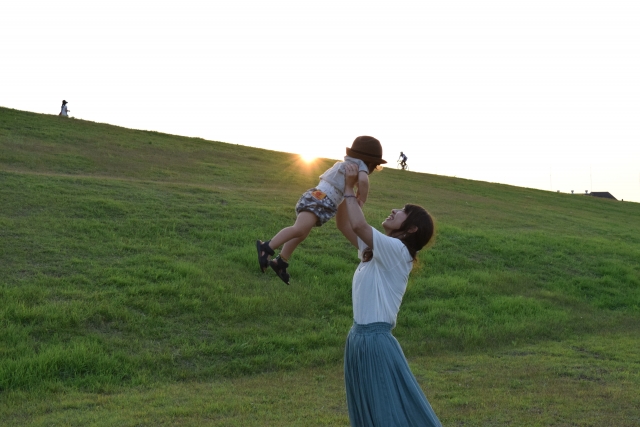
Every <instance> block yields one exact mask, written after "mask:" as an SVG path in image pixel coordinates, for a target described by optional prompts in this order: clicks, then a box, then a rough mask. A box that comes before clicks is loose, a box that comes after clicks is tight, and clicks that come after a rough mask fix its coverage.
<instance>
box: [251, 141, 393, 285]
mask: <svg viewBox="0 0 640 427" xmlns="http://www.w3.org/2000/svg"><path fill="white" fill-rule="evenodd" d="M346 162H350V163H355V164H356V165H358V185H357V192H356V196H355V197H356V198H357V200H358V203H359V204H360V206H362V205H363V204H364V202H366V201H367V195H368V193H369V174H370V173H372V172H373V171H374V170H375V168H376V167H377V166H378V165H381V164H384V163H387V162H386V161H385V160H383V159H382V145H380V141H378V140H377V139H375V138H374V137H371V136H359V137H357V138H356V139H355V140H354V141H353V144H351V148H347V155H346V156H345V158H344V161H342V162H336V164H335V165H333V166H332V167H331V168H330V169H328V170H327V171H326V172H325V173H323V174H322V175H320V183H319V184H318V185H317V186H316V187H315V188H312V189H310V190H307V191H306V192H305V193H304V194H303V195H302V197H300V200H298V204H297V205H296V214H297V218H296V222H295V224H293V225H292V226H291V227H286V228H283V229H282V230H280V232H278V234H276V235H275V236H273V238H271V240H267V241H266V242H263V241H261V240H258V241H257V242H256V247H257V249H258V262H259V263H260V269H261V270H262V272H263V273H264V272H265V270H266V269H267V268H268V267H269V266H270V267H271V268H272V269H273V271H275V272H276V274H277V275H278V277H280V279H282V281H283V282H285V283H286V284H287V285H288V284H289V278H290V276H289V273H287V268H288V267H289V258H291V254H293V251H294V250H295V249H296V247H297V246H298V245H299V244H300V243H301V242H302V241H304V239H306V238H307V236H308V235H309V232H310V231H311V229H312V228H313V227H314V226H315V227H320V226H321V225H322V224H324V223H325V222H327V221H329V220H330V219H331V218H333V217H334V216H335V215H336V213H337V212H338V206H340V203H342V201H343V200H344V198H345V196H344V193H343V192H344V184H345V175H344V165H345V163H346ZM346 197H354V196H346ZM282 245H284V246H283V247H282V250H281V251H280V254H279V255H278V257H276V258H274V259H270V258H269V257H270V256H273V255H274V254H275V251H274V249H277V248H279V247H280V246H282Z"/></svg>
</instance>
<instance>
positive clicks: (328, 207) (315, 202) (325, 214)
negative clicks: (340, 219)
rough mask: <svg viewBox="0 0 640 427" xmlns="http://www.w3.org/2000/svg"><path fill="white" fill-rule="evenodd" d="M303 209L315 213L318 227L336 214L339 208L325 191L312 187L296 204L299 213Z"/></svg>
mask: <svg viewBox="0 0 640 427" xmlns="http://www.w3.org/2000/svg"><path fill="white" fill-rule="evenodd" d="M303 211H307V212H311V213H312V214H314V215H315V216H316V217H317V218H318V221H316V227H320V226H321V225H322V224H324V223H325V222H327V221H329V220H330V219H331V218H333V217H334V216H336V213H337V212H338V208H337V207H336V205H335V203H333V202H332V201H331V199H330V198H328V197H327V195H326V194H325V193H324V192H322V191H320V190H318V189H317V188H312V189H311V190H307V191H306V192H305V193H304V194H303V195H302V196H301V197H300V200H298V204H297V205H296V213H297V214H299V213H300V212H303Z"/></svg>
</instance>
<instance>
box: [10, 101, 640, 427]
mask: <svg viewBox="0 0 640 427" xmlns="http://www.w3.org/2000/svg"><path fill="white" fill-rule="evenodd" d="M385 148H386V150H387V151H393V147H385ZM332 163H333V160H327V159H324V160H320V161H318V162H316V163H315V164H312V165H305V164H304V163H301V162H300V161H298V159H297V156H294V155H291V154H287V153H281V152H277V151H267V150H260V149H255V148H249V147H244V146H239V145H233V144H225V143H221V142H215V141H205V140H202V139H198V138H184V137H178V136H172V135H164V134H159V133H156V132H146V131H135V130H129V129H123V128H118V127H115V126H110V125H104V124H98V123H92V122H86V121H81V120H75V119H66V120H65V119H61V118H59V117H57V116H46V115H38V114H32V113H26V112H21V111H16V110H9V109H3V108H0V202H1V203H0V301H2V304H0V326H1V327H0V419H3V420H6V421H5V422H6V423H8V425H113V426H121V425H132V426H133V425H140V424H142V425H237V426H247V425H256V426H258V425H347V424H348V417H347V414H346V405H345V403H344V391H343V385H342V382H341V381H342V380H341V363H342V351H343V346H344V339H345V336H346V334H347V332H348V329H349V327H350V325H351V289H350V283H351V276H352V273H353V271H354V269H355V266H356V265H357V258H356V254H355V253H354V251H353V250H352V249H351V247H350V246H349V244H348V243H347V242H346V240H345V239H344V238H343V237H342V236H341V235H340V233H339V232H338V231H337V230H336V228H335V223H334V221H332V222H330V223H329V224H327V225H326V226H323V227H321V228H319V229H315V230H314V231H313V232H312V233H311V235H310V237H309V238H308V239H307V240H306V241H305V242H304V243H303V244H302V245H301V246H300V248H299V249H298V251H296V253H295V255H294V258H293V260H292V263H291V269H290V272H291V274H292V284H291V286H288V287H287V286H286V285H284V284H283V283H282V282H280V280H279V279H277V278H276V277H275V275H273V274H272V273H271V272H268V274H265V275H263V274H261V273H260V271H259V269H258V267H257V262H256V259H255V258H256V257H255V246H254V241H255V239H257V238H261V239H267V238H269V237H271V236H273V234H275V233H276V232H277V231H278V230H280V229H281V228H282V227H284V226H288V225H290V224H291V223H292V222H293V220H294V218H295V213H294V211H293V206H294V205H295V202H296V201H297V199H298V197H299V195H300V194H301V193H302V192H303V191H304V190H305V189H307V188H309V187H311V186H313V185H315V184H316V183H317V177H318V175H320V174H321V173H322V172H323V171H324V170H325V169H326V168H327V167H328V166H330V165H331V164H332ZM371 182H372V188H371V196H370V198H369V201H368V203H367V205H366V206H365V214H366V216H367V218H368V220H369V221H370V223H372V224H374V225H377V224H379V223H380V222H382V220H383V219H384V218H385V217H386V216H387V214H388V212H389V210H390V209H391V208H394V207H401V206H402V205H403V204H404V203H407V202H411V203H417V204H420V205H423V206H425V207H426V208H427V209H428V210H429V211H430V212H431V213H432V214H433V215H434V216H435V218H436V220H437V227H438V235H437V241H436V243H435V245H434V246H433V247H432V248H431V249H430V250H429V251H426V252H424V251H423V252H424V253H422V254H420V262H419V265H418V266H417V268H416V269H414V272H413V273H412V276H411V280H410V284H409V289H408V291H407V293H406V295H405V298H404V302H403V306H402V308H401V310H400V314H399V317H398V326H397V328H396V329H395V330H394V334H395V336H396V337H397V338H398V340H399V341H400V343H401V345H402V346H403V349H404V350H405V354H406V355H407V357H408V359H409V360H410V362H411V363H412V367H413V369H414V372H415V373H416V375H417V377H418V379H419V381H420V382H421V384H422V385H423V388H424V389H425V391H426V392H427V395H428V396H429V399H430V401H431V403H432V406H433V407H434V409H435V410H436V413H438V415H439V417H440V418H441V420H442V421H443V424H444V425H464V426H475V425H478V426H487V425H496V426H497V425H500V426H504V425H512V426H517V425H540V426H547V425H555V426H565V425H566V426H572V425H579V426H590V425H616V426H632V425H638V423H640V410H639V409H637V408H638V407H640V402H639V401H638V400H639V399H638V390H639V389H640V372H639V371H640V359H639V358H638V352H637V348H640V339H639V338H638V337H637V331H638V327H639V326H640V263H639V262H638V260H639V259H640V221H639V220H638V218H640V205H639V204H635V203H618V202H614V201H610V200H604V199H597V198H592V197H584V196H580V195H566V194H558V193H551V192H544V191H539V190H532V189H523V188H517V187H511V186H506V185H498V184H490V183H483V182H477V181H470V180H462V179H456V178H449V177H442V176H436V175H429V174H417V173H411V172H402V171H398V170H393V169H385V170H383V171H382V172H379V173H374V174H373V175H372V176H371ZM456 384H459V385H458V386H457V385H456ZM314 423H315V424H314Z"/></svg>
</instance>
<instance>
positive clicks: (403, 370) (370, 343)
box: [344, 322, 442, 427]
mask: <svg viewBox="0 0 640 427" xmlns="http://www.w3.org/2000/svg"><path fill="white" fill-rule="evenodd" d="M344 382H345V386H346V390H347V406H348V408H349V419H350V420H351V425H352V426H353V427H378V426H380V427H393V426H398V427H399V426H402V427H407V426H416V427H417V426H420V427H429V426H442V424H440V421H439V420H438V417H437V416H436V414H435V413H434V412H433V409H432V408H431V405H430V404H429V401H428V400H427V397H426V396H425V395H424V393H423V392H422V389H421V388H420V385H419V384H418V381H416V378H415V376H414V375H413V373H411V369H410V368H409V364H408V363H407V359H406V358H405V357H404V353H403V352H402V348H400V344H399V343H398V341H397V340H396V339H395V337H394V336H393V335H391V325H390V324H389V323H384V322H378V323H369V324H367V325H359V324H357V323H354V324H353V327H352V328H351V330H350V331H349V336H348V337H347V345H346V347H345V351H344Z"/></svg>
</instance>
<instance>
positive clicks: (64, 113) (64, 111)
mask: <svg viewBox="0 0 640 427" xmlns="http://www.w3.org/2000/svg"><path fill="white" fill-rule="evenodd" d="M70 112H71V110H68V109H67V101H65V100H64V99H63V100H62V107H60V114H58V115H59V116H64V117H69V114H67V113H70Z"/></svg>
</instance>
